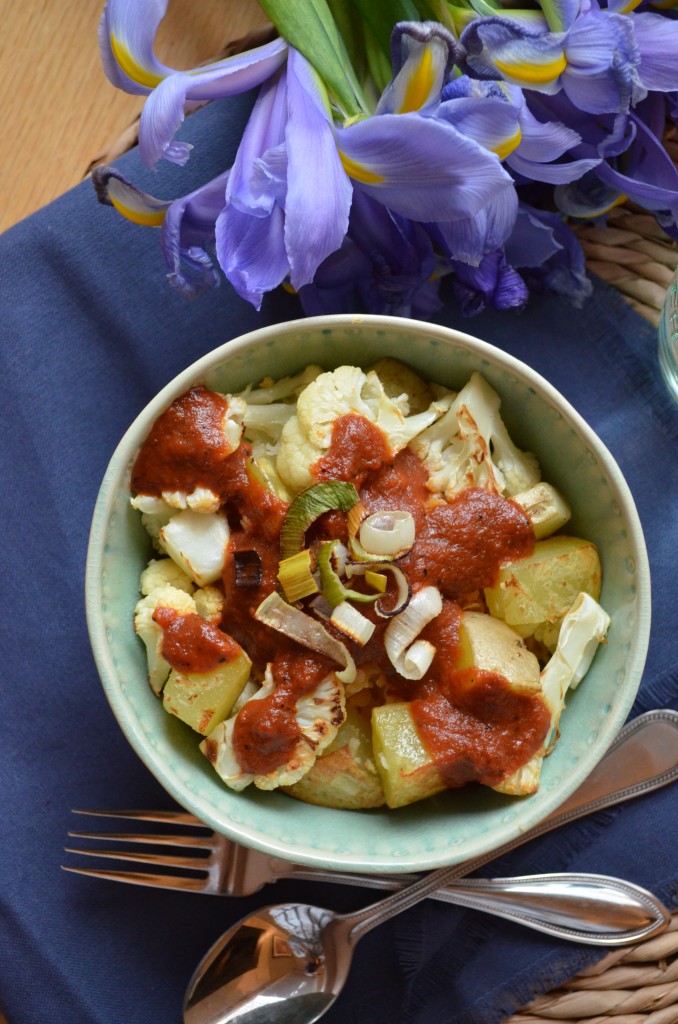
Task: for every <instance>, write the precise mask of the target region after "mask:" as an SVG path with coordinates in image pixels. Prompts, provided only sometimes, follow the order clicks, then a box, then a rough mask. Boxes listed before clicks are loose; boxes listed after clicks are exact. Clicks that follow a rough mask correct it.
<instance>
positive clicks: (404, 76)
mask: <svg viewBox="0 0 678 1024" xmlns="http://www.w3.org/2000/svg"><path fill="white" fill-rule="evenodd" d="M407 28H409V26H407V25H399V26H397V28H396V29H395V30H394V34H395V32H398V40H397V42H395V41H394V44H393V48H394V51H395V54H396V56H394V65H396V64H399V65H400V67H399V70H398V71H397V73H396V75H395V78H394V79H393V81H392V82H391V84H390V85H389V86H387V88H386V89H385V90H384V92H383V93H382V96H381V98H380V100H379V104H378V106H377V111H376V112H377V114H407V113H410V112H411V111H414V110H427V109H431V108H433V107H434V106H435V105H436V104H437V103H438V100H439V98H440V92H441V89H442V87H443V85H444V82H445V78H446V76H447V72H448V69H449V66H450V54H451V52H453V50H455V49H456V44H455V43H454V40H453V39H452V37H451V36H450V35H449V33H448V32H447V31H446V30H445V29H443V28H442V27H440V28H439V31H437V32H436V33H433V32H430V31H429V32H427V33H426V35H425V37H424V38H421V37H420V33H416V34H415V33H414V32H413V31H406V29H407ZM403 56H404V57H405V59H404V60H402V58H403ZM394 70H395V68H394Z"/></svg>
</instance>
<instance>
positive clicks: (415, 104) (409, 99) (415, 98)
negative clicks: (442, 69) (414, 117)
mask: <svg viewBox="0 0 678 1024" xmlns="http://www.w3.org/2000/svg"><path fill="white" fill-rule="evenodd" d="M435 78H436V68H435V67H434V64H433V54H432V53H431V47H430V46H424V47H423V48H422V51H421V57H420V59H419V62H418V64H417V67H416V70H415V71H414V73H413V74H411V75H410V76H409V80H408V82H407V87H406V89H405V95H404V96H403V101H402V103H401V104H400V108H399V110H398V113H399V114H410V113H412V111H414V110H421V108H422V107H423V106H424V104H425V103H426V102H427V101H428V98H429V96H430V95H431V90H432V89H433V85H434V83H435Z"/></svg>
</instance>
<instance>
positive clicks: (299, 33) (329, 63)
mask: <svg viewBox="0 0 678 1024" xmlns="http://www.w3.org/2000/svg"><path fill="white" fill-rule="evenodd" d="M259 4H260V6H261V8H262V9H263V11H264V12H265V14H266V15H267V17H268V18H269V19H270V20H271V21H272V22H273V24H274V25H275V27H276V28H277V29H278V31H279V32H280V35H281V36H282V37H283V38H284V39H286V40H287V42H288V43H289V44H290V45H291V46H293V47H294V48H295V49H297V50H299V52H300V53H302V54H303V55H304V57H306V59H307V60H308V61H309V63H310V64H311V65H312V66H313V67H314V68H315V70H316V71H317V72H318V74H319V75H320V77H321V78H322V80H323V82H324V83H325V85H326V87H327V89H328V91H329V92H331V93H332V95H333V97H334V98H335V99H336V101H337V103H338V104H339V105H340V107H341V108H342V110H343V112H344V114H345V115H346V116H349V117H351V116H354V115H355V114H360V113H366V112H367V111H368V109H369V108H368V104H367V100H366V99H365V96H364V95H363V90H362V88H361V86H360V83H359V81H358V78H357V75H356V73H355V69H354V68H353V65H352V64H351V60H350V58H349V55H348V52H347V50H346V47H345V45H344V41H343V39H342V37H341V34H340V32H339V29H338V28H337V25H336V23H335V21H334V18H333V17H332V12H331V10H330V8H329V6H328V4H327V0H259Z"/></svg>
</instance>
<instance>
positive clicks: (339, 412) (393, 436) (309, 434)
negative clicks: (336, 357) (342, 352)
mask: <svg viewBox="0 0 678 1024" xmlns="http://www.w3.org/2000/svg"><path fill="white" fill-rule="evenodd" d="M445 409H446V404H445V403H440V402H432V403H431V405H430V406H429V407H428V409H426V410H425V411H424V412H421V413H418V414H417V415H416V416H408V415H407V410H408V404H407V398H406V397H405V396H404V395H402V396H399V397H397V398H395V399H394V398H390V397H389V396H388V394H387V393H386V391H385V389H384V387H383V385H382V383H381V381H380V380H379V377H378V375H377V373H376V372H375V371H374V370H370V371H369V372H368V373H365V372H364V370H361V369H360V368H359V367H357V366H340V367H338V368H337V369H336V370H332V371H328V372H327V373H321V374H320V375H319V376H318V377H316V378H315V380H313V381H312V382H311V383H310V384H309V385H308V386H307V387H306V388H305V389H304V390H303V391H302V393H301V394H300V395H299V398H298V400H297V411H296V413H295V415H294V416H291V417H290V419H289V420H288V421H287V422H286V423H285V426H284V427H283V430H282V434H281V437H280V445H279V447H278V452H277V458H276V469H277V471H278V473H279V475H280V477H281V478H282V480H283V482H284V483H285V484H286V486H287V487H288V488H289V489H290V490H291V491H292V492H293V493H297V492H298V491H301V490H303V489H304V488H305V487H310V486H311V484H312V483H313V482H314V478H313V473H312V468H313V465H314V464H315V463H316V462H317V461H318V459H320V458H322V456H323V455H324V454H325V453H326V452H327V450H328V448H329V447H330V444H331V442H332V430H333V428H334V424H335V422H336V421H337V420H338V419H340V417H342V416H346V415H349V414H354V415H358V416H364V417H365V419H367V420H369V421H370V422H371V423H374V424H375V425H376V426H377V427H379V429H380V430H381V431H382V433H383V434H384V438H385V439H386V441H387V443H388V445H389V447H390V449H391V451H392V452H393V454H396V453H397V452H399V451H400V450H401V449H402V448H404V447H405V446H406V445H407V444H408V442H409V441H411V440H412V438H413V437H415V436H416V435H417V434H418V433H420V432H421V431H422V430H424V429H425V428H426V427H428V426H430V424H432V423H434V422H435V420H437V419H438V418H439V417H440V416H442V414H443V413H444V412H445Z"/></svg>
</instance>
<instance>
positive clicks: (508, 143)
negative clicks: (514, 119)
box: [492, 125, 523, 160]
mask: <svg viewBox="0 0 678 1024" xmlns="http://www.w3.org/2000/svg"><path fill="white" fill-rule="evenodd" d="M522 138H523V133H522V132H521V130H520V125H519V126H518V128H517V130H516V133H515V135H512V136H511V138H510V139H504V140H503V142H499V143H498V144H497V145H496V146H492V152H493V153H496V154H497V156H498V157H499V159H500V160H505V159H506V157H507V156H509V154H510V153H512V152H513V150H514V149H517V148H518V146H519V145H520V143H521V141H522Z"/></svg>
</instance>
